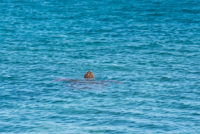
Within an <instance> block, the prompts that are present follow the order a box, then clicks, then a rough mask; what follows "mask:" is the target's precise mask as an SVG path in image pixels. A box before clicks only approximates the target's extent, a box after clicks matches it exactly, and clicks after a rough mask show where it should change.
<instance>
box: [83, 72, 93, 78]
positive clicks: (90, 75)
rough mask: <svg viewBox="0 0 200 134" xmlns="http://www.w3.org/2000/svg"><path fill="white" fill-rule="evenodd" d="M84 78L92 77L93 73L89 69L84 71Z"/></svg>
mask: <svg viewBox="0 0 200 134" xmlns="http://www.w3.org/2000/svg"><path fill="white" fill-rule="evenodd" d="M84 78H87V79H88V78H94V74H93V73H92V72H91V71H88V72H86V73H85V75H84Z"/></svg>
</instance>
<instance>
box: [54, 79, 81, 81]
mask: <svg viewBox="0 0 200 134" xmlns="http://www.w3.org/2000/svg"><path fill="white" fill-rule="evenodd" d="M52 81H78V80H73V79H54V80H52Z"/></svg>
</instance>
